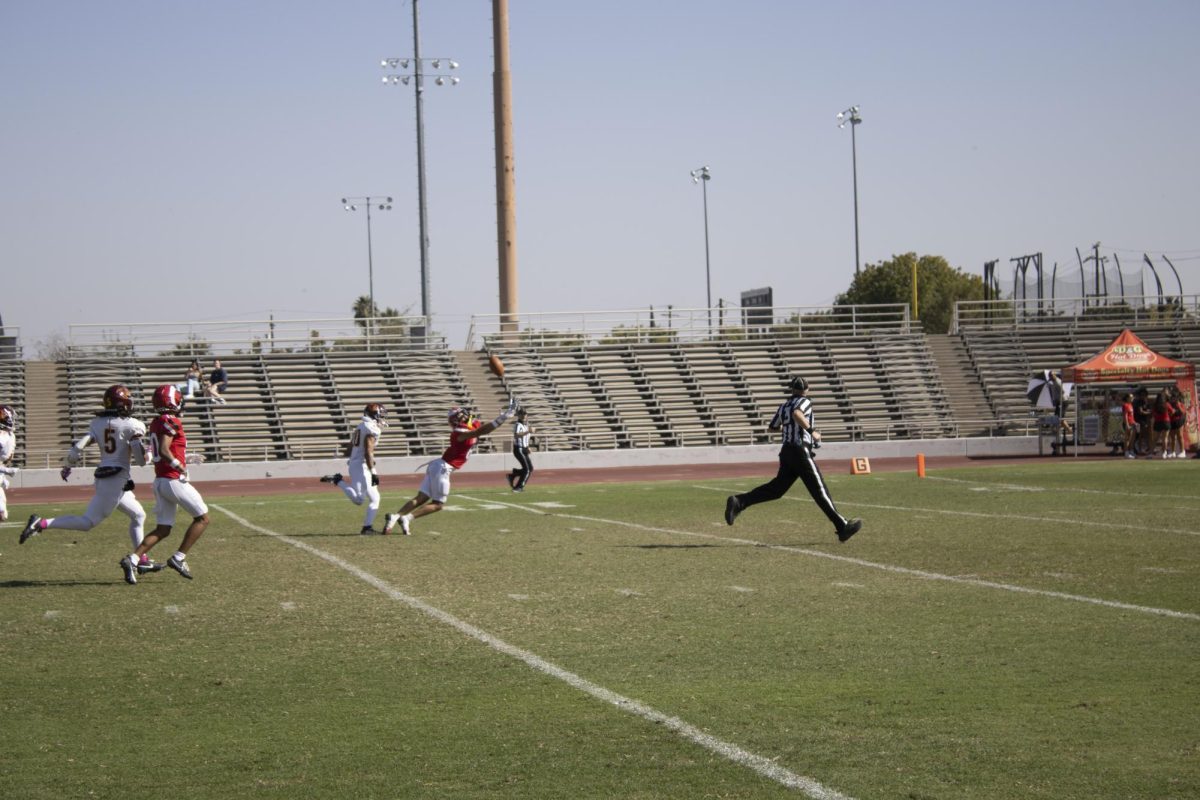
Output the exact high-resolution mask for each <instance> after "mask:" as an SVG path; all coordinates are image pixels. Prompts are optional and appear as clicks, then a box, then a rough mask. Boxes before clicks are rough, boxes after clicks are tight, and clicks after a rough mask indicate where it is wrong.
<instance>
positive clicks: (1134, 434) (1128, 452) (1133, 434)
mask: <svg viewBox="0 0 1200 800" xmlns="http://www.w3.org/2000/svg"><path fill="white" fill-rule="evenodd" d="M1121 423H1122V425H1123V426H1124V428H1125V457H1126V458H1136V457H1137V454H1136V453H1135V452H1134V447H1135V446H1136V445H1137V438H1138V424H1137V419H1136V417H1135V415H1134V413H1133V395H1132V394H1129V393H1126V395H1125V397H1124V399H1123V400H1122V402H1121Z"/></svg>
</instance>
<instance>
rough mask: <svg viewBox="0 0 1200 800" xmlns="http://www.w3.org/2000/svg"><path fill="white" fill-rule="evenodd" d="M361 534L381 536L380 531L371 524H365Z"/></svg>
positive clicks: (359, 533)
mask: <svg viewBox="0 0 1200 800" xmlns="http://www.w3.org/2000/svg"><path fill="white" fill-rule="evenodd" d="M358 535H359V536H379V535H380V534H379V531H377V530H375V529H374V528H372V527H371V526H370V525H363V527H362V530H361V531H359V532H358Z"/></svg>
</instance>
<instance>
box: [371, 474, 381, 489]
mask: <svg viewBox="0 0 1200 800" xmlns="http://www.w3.org/2000/svg"><path fill="white" fill-rule="evenodd" d="M371 485H372V486H378V485H379V474H378V473H375V472H372V473H371Z"/></svg>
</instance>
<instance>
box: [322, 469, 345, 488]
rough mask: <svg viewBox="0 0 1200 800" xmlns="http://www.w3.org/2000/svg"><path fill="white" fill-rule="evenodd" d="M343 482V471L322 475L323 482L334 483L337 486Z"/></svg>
mask: <svg viewBox="0 0 1200 800" xmlns="http://www.w3.org/2000/svg"><path fill="white" fill-rule="evenodd" d="M341 482H342V473H340V472H335V473H334V474H332V475H322V476H321V483H332V484H333V485H335V486H336V485H337V484H339V483H341Z"/></svg>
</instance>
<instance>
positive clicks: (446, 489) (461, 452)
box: [383, 397, 517, 536]
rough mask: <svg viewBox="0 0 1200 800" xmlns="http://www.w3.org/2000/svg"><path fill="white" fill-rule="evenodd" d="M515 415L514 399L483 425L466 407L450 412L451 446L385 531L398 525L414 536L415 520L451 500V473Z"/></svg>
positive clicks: (387, 518) (433, 463)
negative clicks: (478, 443) (480, 443)
mask: <svg viewBox="0 0 1200 800" xmlns="http://www.w3.org/2000/svg"><path fill="white" fill-rule="evenodd" d="M516 413H517V400H516V398H515V397H514V398H513V399H512V400H510V401H509V403H508V408H506V409H504V410H503V411H501V412H500V416H498V417H496V418H495V419H494V420H492V421H491V422H485V423H480V422H479V420H477V419H475V418H474V417H472V416H471V414H470V412H468V411H467V410H466V409H464V408H452V409H450V414H449V420H450V446H449V447H447V448H446V451H445V452H444V453H442V457H441V458H437V459H434V460H433V461H430V462H429V465H428V466H427V467H426V469H425V480H423V481H422V482H421V489H420V491H418V492H417V494H416V496H415V497H413V498H412V499H411V500H409V501H408V502H407V503H405V504H404V506H403V508H401V509H400V510H399V511H397V512H396V513H395V514H388V515H387V516H385V517H384V518H383V532H384V533H391V532H392V528H394V527H396V523H397V522H399V523H400V529H401V530H402V531H403V532H404V535H405V536H408V535H410V534H411V533H412V529H411V526H412V522H413V520H414V519H416V518H417V517H424V516H426V515H427V514H435V513H437V512H438V511H441V510H442V509H443V508H444V507H445V505H446V500H447V498H449V497H450V473H452V472H454V470H456V469H462V467H463V465H464V464H466V463H467V458H468V457H470V455H471V450H472V449H473V448H474V447H475V442H476V441H478V439H479V437H481V436H487V435H488V434H489V433H492V432H493V431H495V430H496V429H498V428H501V427H503V426H504V424H505V423H506V422H508V421H509V420H510V419H512V418H513V415H514V414H516Z"/></svg>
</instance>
